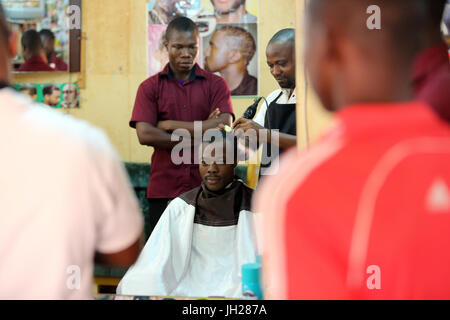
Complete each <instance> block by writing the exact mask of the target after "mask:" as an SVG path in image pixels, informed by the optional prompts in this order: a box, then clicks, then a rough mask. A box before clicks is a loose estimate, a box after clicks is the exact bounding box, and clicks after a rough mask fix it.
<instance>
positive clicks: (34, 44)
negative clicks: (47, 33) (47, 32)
mask: <svg viewBox="0 0 450 320" xmlns="http://www.w3.org/2000/svg"><path fill="white" fill-rule="evenodd" d="M22 49H23V50H22V51H23V53H22V54H23V57H24V58H25V63H24V64H22V65H21V66H20V68H19V69H17V71H55V69H53V68H52V67H50V66H49V65H48V63H47V62H48V61H47V58H46V57H45V52H44V49H43V48H42V43H41V38H40V36H39V33H38V32H37V31H36V30H33V29H29V30H27V31H25V32H24V34H23V35H22Z"/></svg>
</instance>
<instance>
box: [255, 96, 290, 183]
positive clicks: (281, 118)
mask: <svg viewBox="0 0 450 320" xmlns="http://www.w3.org/2000/svg"><path fill="white" fill-rule="evenodd" d="M282 94H283V92H280V94H279V95H278V96H277V98H276V99H275V100H273V101H272V102H271V103H270V105H269V107H268V108H267V111H266V115H265V118H264V127H265V128H267V129H269V130H279V132H280V133H286V134H290V135H294V136H296V135H297V117H296V113H295V109H296V104H295V103H289V104H280V103H278V99H279V98H280V97H281V95H282ZM271 135H272V133H271ZM272 136H273V135H272ZM271 149H272V147H271V145H270V144H264V146H263V153H262V158H261V169H260V171H259V176H260V177H261V175H262V174H264V172H265V171H266V170H267V169H268V168H269V167H270V166H271V164H272V162H273V161H278V159H277V158H278V157H277V155H272V153H271ZM284 151H285V150H284V149H282V148H278V156H279V155H281V154H282V153H283V152H284Z"/></svg>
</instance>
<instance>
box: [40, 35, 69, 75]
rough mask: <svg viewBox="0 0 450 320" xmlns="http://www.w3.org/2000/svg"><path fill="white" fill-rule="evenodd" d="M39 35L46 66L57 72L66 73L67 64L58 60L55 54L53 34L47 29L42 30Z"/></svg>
mask: <svg viewBox="0 0 450 320" xmlns="http://www.w3.org/2000/svg"><path fill="white" fill-rule="evenodd" d="M39 34H40V35H41V41H42V46H43V47H44V51H45V55H46V56H47V60H48V64H49V65H50V66H51V67H52V68H54V69H56V70H58V71H67V63H65V62H64V60H63V59H61V58H59V57H58V56H57V55H56V52H55V34H54V33H53V32H52V31H51V30H48V29H42V30H41V31H39Z"/></svg>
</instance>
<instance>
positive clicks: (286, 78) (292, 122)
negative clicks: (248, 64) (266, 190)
mask: <svg viewBox="0 0 450 320" xmlns="http://www.w3.org/2000/svg"><path fill="white" fill-rule="evenodd" d="M266 57H267V64H268V66H269V68H270V73H271V74H272V76H273V77H274V78H275V80H277V82H278V84H279V85H280V88H281V89H278V90H275V91H274V92H272V93H271V94H270V95H269V96H268V97H267V103H268V104H269V106H267V104H266V102H264V103H263V104H262V105H261V107H260V109H259V111H258V113H257V114H256V116H255V118H254V120H249V119H244V118H240V119H238V120H237V121H236V122H235V123H234V124H233V127H234V129H235V130H237V129H241V130H243V131H244V132H246V131H247V130H249V129H251V130H255V131H256V132H260V131H263V132H264V135H265V141H259V142H260V143H263V144H264V148H265V150H267V151H268V150H270V149H271V148H270V147H268V146H267V144H268V143H272V142H273V143H278V147H279V149H280V153H281V152H283V150H284V149H287V148H290V147H293V146H295V145H296V143H297V136H296V134H297V127H296V126H297V121H296V112H295V109H296V104H297V97H296V94H295V30H294V29H283V30H280V31H278V32H277V33H276V34H275V35H274V36H273V37H272V39H271V40H270V41H269V44H268V45H267V49H266ZM270 130H279V132H280V134H279V141H278V142H276V141H271V132H270ZM269 156H270V155H268V154H267V152H266V151H263V159H262V162H261V172H260V173H261V174H264V172H265V171H266V170H267V169H268V168H269V167H270V165H271V161H270V159H269Z"/></svg>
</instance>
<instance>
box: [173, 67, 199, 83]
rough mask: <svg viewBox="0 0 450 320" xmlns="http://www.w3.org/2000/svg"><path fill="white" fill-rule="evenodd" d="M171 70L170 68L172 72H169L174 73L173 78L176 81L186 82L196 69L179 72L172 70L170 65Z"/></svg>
mask: <svg viewBox="0 0 450 320" xmlns="http://www.w3.org/2000/svg"><path fill="white" fill-rule="evenodd" d="M169 68H170V71H169V72H171V73H172V76H173V77H174V78H175V79H176V80H183V81H186V80H189V78H190V77H191V73H192V72H193V69H194V68H195V67H194V68H192V69H191V70H189V71H188V72H178V71H176V70H175V68H172V67H171V66H170V64H169Z"/></svg>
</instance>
